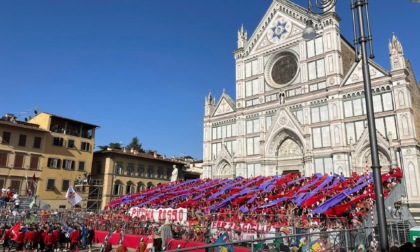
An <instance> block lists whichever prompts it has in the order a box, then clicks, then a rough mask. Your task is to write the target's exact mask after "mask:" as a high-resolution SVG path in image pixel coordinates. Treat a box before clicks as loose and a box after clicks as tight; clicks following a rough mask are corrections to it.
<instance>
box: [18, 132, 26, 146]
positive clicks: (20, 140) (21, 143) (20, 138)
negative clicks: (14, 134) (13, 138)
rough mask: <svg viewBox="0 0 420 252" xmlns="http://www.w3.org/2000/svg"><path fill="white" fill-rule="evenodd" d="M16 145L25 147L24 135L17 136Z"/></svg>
mask: <svg viewBox="0 0 420 252" xmlns="http://www.w3.org/2000/svg"><path fill="white" fill-rule="evenodd" d="M18 145H19V146H22V147H25V145H26V135H22V134H20V135H19V143H18Z"/></svg>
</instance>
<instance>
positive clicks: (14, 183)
mask: <svg viewBox="0 0 420 252" xmlns="http://www.w3.org/2000/svg"><path fill="white" fill-rule="evenodd" d="M21 184H22V183H21V181H20V180H14V179H13V180H12V181H11V182H10V188H11V189H12V190H14V191H16V192H18V193H19V192H20V187H21Z"/></svg>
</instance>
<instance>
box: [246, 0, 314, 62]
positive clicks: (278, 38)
mask: <svg viewBox="0 0 420 252" xmlns="http://www.w3.org/2000/svg"><path fill="white" fill-rule="evenodd" d="M306 12H307V11H306V10H305V9H304V8H302V7H301V6H299V5H296V4H294V3H292V2H290V1H285V0H279V1H273V3H272V4H271V6H270V7H269V9H268V10H267V12H266V14H265V15H264V17H263V19H262V20H261V22H260V23H259V25H258V26H257V28H256V29H255V32H254V33H253V34H252V36H251V37H250V38H249V40H248V42H247V44H246V46H245V47H244V49H245V51H246V54H247V55H251V54H254V53H257V52H260V51H262V50H267V49H269V48H271V47H277V46H279V45H282V44H287V43H290V42H292V41H296V40H299V39H301V35H302V32H303V30H304V29H305V20H306Z"/></svg>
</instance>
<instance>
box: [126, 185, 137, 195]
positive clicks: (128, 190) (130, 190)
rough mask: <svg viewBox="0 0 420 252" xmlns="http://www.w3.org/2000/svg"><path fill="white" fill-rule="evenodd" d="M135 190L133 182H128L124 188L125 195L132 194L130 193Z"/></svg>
mask: <svg viewBox="0 0 420 252" xmlns="http://www.w3.org/2000/svg"><path fill="white" fill-rule="evenodd" d="M135 189H136V188H135V186H134V184H133V182H128V183H127V186H126V188H125V194H132V193H134V190H135Z"/></svg>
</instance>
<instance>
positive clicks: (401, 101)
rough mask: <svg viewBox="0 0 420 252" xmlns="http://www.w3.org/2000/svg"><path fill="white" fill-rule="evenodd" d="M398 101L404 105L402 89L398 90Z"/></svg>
mask: <svg viewBox="0 0 420 252" xmlns="http://www.w3.org/2000/svg"><path fill="white" fill-rule="evenodd" d="M398 102H399V104H400V106H405V99H404V93H403V92H402V91H400V92H398Z"/></svg>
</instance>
